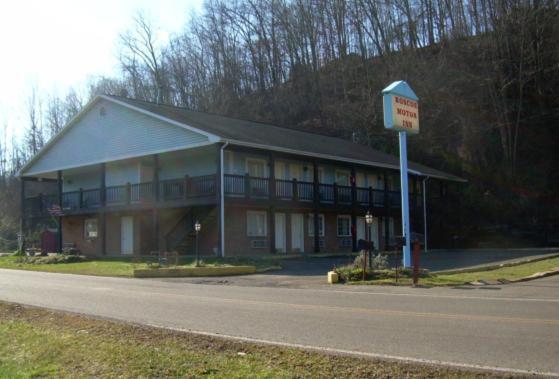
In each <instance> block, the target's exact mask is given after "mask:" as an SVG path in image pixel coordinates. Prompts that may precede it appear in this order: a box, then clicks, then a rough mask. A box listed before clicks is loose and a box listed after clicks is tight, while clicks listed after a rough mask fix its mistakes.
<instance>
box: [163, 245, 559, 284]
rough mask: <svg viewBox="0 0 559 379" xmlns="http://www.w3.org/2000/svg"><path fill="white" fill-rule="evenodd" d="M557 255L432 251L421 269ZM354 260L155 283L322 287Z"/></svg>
mask: <svg viewBox="0 0 559 379" xmlns="http://www.w3.org/2000/svg"><path fill="white" fill-rule="evenodd" d="M556 254H559V249H517V250H515V249H506V250H505V249H483V250H481V249H480V250H477V249H476V250H433V251H429V252H427V253H422V255H421V258H420V267H422V268H426V269H429V270H431V271H442V270H455V269H462V268H469V267H482V266H487V265H495V264H501V263H510V262H515V261H519V260H525V259H534V258H538V257H545V256H553V255H556ZM353 259H354V256H353V255H348V256H336V257H331V258H314V257H301V258H300V259H285V260H282V261H281V265H282V266H283V269H282V270H277V271H270V272H264V273H261V274H255V275H245V276H228V277H213V278H170V279H155V280H164V281H173V282H177V281H178V282H186V283H198V284H217V285H219V284H221V285H239V286H251V287H289V288H312V287H316V286H323V285H325V283H326V280H325V278H326V273H327V272H328V271H330V270H331V269H332V268H333V267H334V266H342V265H346V264H349V263H351V262H352V261H353ZM399 259H401V255H390V257H389V262H390V265H391V266H394V265H395V263H396V261H397V260H399Z"/></svg>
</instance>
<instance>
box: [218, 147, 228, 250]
mask: <svg viewBox="0 0 559 379" xmlns="http://www.w3.org/2000/svg"><path fill="white" fill-rule="evenodd" d="M228 145H229V142H225V144H223V145H222V146H221V149H220V151H219V165H220V166H219V175H220V178H219V181H220V184H221V185H220V186H219V187H220V190H219V191H220V201H219V205H220V206H219V219H220V224H221V228H220V230H219V233H220V234H221V236H220V237H221V238H220V240H221V246H220V248H221V249H220V250H221V256H222V257H225V174H224V172H223V166H224V165H223V151H224V150H225V148H226V147H227V146H228Z"/></svg>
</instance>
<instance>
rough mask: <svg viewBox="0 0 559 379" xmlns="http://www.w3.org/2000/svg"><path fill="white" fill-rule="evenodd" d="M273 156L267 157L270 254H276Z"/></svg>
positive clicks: (270, 154)
mask: <svg viewBox="0 0 559 379" xmlns="http://www.w3.org/2000/svg"><path fill="white" fill-rule="evenodd" d="M275 171H276V170H275V160H274V155H273V154H272V153H271V152H270V153H269V155H268V198H269V199H270V204H272V205H271V206H270V207H269V210H268V214H269V215H270V221H269V225H270V252H271V253H272V254H274V253H275V252H276V212H275V207H274V205H273V202H274V200H275V198H276V172H275Z"/></svg>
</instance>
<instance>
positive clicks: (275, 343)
mask: <svg viewBox="0 0 559 379" xmlns="http://www.w3.org/2000/svg"><path fill="white" fill-rule="evenodd" d="M141 325H147V326H151V327H154V328H159V329H167V330H173V331H177V332H182V333H191V334H195V335H200V336H207V337H216V338H225V339H230V340H235V341H242V342H250V343H258V344H265V345H272V346H281V347H288V348H296V349H304V350H312V351H318V352H323V353H333V354H342V355H351V356H356V357H362V358H375V359H382V360H390V361H399V362H405V363H419V364H426V365H436V366H447V367H454V368H463V369H473V370H483V371H493V372H503V373H512V374H522V375H541V376H547V377H554V378H559V373H557V372H542V371H532V370H522V369H516V368H510V367H498V366H485V365H477V364H472V363H460V362H447V361H438V360H432V359H422V358H413V357H402V356H398V355H388V354H380V353H367V352H364V351H354V350H344V349H336V348H331V347H323V346H311V345H303V344H298V343H289V342H281V341H271V340H264V339H259V338H251V337H241V336H233V335H227V334H219V333H211V332H202V331H198V330H190V329H184V328H176V327H169V326H164V325H158V324H150V323H148V324H141Z"/></svg>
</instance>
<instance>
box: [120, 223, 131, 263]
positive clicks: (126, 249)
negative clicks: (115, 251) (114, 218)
mask: <svg viewBox="0 0 559 379" xmlns="http://www.w3.org/2000/svg"><path fill="white" fill-rule="evenodd" d="M133 252H134V217H131V216H125V217H122V218H121V219H120V253H121V254H122V255H132V253H133Z"/></svg>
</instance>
